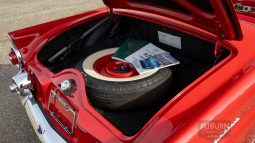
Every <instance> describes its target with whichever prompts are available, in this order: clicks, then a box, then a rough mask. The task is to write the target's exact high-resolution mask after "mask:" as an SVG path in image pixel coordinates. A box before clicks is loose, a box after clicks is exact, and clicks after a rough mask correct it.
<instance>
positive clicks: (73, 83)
mask: <svg viewBox="0 0 255 143" xmlns="http://www.w3.org/2000/svg"><path fill="white" fill-rule="evenodd" d="M104 3H105V4H106V5H107V8H101V9H97V10H94V11H90V12H86V13H83V14H79V15H75V16H71V17H67V18H64V19H59V20H56V21H52V22H48V23H44V24H40V25H36V26H33V27H29V28H25V29H21V30H18V31H14V32H10V33H9V34H8V35H9V38H10V41H11V42H12V47H11V52H10V53H9V56H10V61H11V62H12V64H13V65H16V66H18V67H19V69H20V72H19V73H17V75H15V76H14V77H13V78H12V85H10V90H11V91H12V92H16V93H17V94H18V95H19V97H20V99H21V101H22V104H23V105H24V106H25V109H26V111H27V114H28V117H29V119H30V121H31V123H32V125H33V127H34V129H35V132H36V133H37V135H38V137H39V138H40V140H41V141H42V142H52V143H53V142H54V143H61V142H77V143H78V142H79V143H80V142H113V143H117V142H142V143H149V142H178V143H182V142H195V143H199V142H215V143H217V142H254V141H255V118H254V116H255V94H254V93H255V84H254V83H255V82H254V81H255V50H254V46H255V44H254V40H255V39H254V37H255V25H254V24H253V23H251V22H246V21H244V20H240V21H239V19H238V18H237V15H236V13H235V9H234V6H233V3H232V1H231V0H225V1H222V0H189V1H180V0H173V1H164V0H104ZM250 18H251V20H253V19H252V17H250ZM128 38H132V39H136V40H138V41H142V40H143V41H147V42H149V43H152V44H154V45H155V46H157V47H159V48H161V49H164V50H165V51H168V52H169V53H170V54H171V55H172V56H173V57H175V58H176V59H177V60H178V61H179V62H180V64H178V65H175V66H172V67H168V68H162V69H160V70H153V71H151V72H148V73H146V74H141V75H139V74H138V73H137V72H136V70H135V69H134V67H133V66H132V65H131V64H129V63H126V62H125V61H119V60H115V59H112V54H113V53H114V52H115V51H116V50H117V49H118V48H119V47H120V46H121V45H122V44H123V43H124V42H125V41H126V40H127V39H128ZM130 46H131V47H132V44H131V45H130Z"/></svg>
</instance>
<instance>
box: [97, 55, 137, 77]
mask: <svg viewBox="0 0 255 143" xmlns="http://www.w3.org/2000/svg"><path fill="white" fill-rule="evenodd" d="M120 66H124V67H125V68H126V69H129V70H127V71H122V72H120V71H119V69H120ZM93 67H94V70H95V71H96V72H97V73H99V74H101V75H103V76H106V77H113V78H127V77H132V76H135V75H138V73H137V71H136V70H135V68H134V67H133V66H132V64H129V63H126V62H122V61H118V60H114V59H112V54H110V55H106V56H104V57H102V58H99V59H98V60H96V62H95V63H94V65H93Z"/></svg>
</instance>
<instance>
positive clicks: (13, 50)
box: [7, 35, 23, 69]
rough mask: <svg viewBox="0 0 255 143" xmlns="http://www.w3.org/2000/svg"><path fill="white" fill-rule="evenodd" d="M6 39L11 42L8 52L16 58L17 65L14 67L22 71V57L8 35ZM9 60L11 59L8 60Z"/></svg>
mask: <svg viewBox="0 0 255 143" xmlns="http://www.w3.org/2000/svg"><path fill="white" fill-rule="evenodd" d="M7 37H8V39H9V41H10V42H11V46H10V48H11V51H10V53H11V52H14V53H15V55H16V57H17V60H18V64H15V65H16V66H17V67H18V68H19V69H22V68H23V59H22V56H21V54H20V52H19V50H18V48H17V47H16V45H15V44H14V42H13V41H12V39H11V37H10V36H9V35H7ZM10 60H11V58H10Z"/></svg>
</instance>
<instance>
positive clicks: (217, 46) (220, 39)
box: [214, 22, 225, 58]
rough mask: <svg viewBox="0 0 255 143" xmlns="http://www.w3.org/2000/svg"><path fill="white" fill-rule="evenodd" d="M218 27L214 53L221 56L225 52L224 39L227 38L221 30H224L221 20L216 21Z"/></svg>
mask: <svg viewBox="0 0 255 143" xmlns="http://www.w3.org/2000/svg"><path fill="white" fill-rule="evenodd" d="M216 23H217V24H216V28H217V33H218V34H217V41H216V44H215V47H214V55H215V57H216V58H218V57H220V56H221V55H222V52H223V48H222V45H223V41H224V38H225V35H224V34H223V33H221V32H220V31H222V24H220V23H219V22H216Z"/></svg>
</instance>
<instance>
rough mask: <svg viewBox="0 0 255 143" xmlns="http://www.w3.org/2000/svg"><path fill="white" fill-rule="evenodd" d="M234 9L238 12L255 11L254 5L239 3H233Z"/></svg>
mask: <svg viewBox="0 0 255 143" xmlns="http://www.w3.org/2000/svg"><path fill="white" fill-rule="evenodd" d="M234 7H235V10H236V11H238V12H245V13H255V7H252V6H247V5H243V4H241V3H237V4H234Z"/></svg>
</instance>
